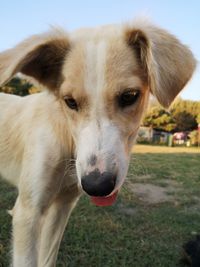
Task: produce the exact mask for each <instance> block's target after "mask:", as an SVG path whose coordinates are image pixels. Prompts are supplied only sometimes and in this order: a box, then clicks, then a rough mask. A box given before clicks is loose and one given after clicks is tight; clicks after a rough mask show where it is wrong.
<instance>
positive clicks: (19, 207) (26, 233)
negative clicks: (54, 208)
mask: <svg viewBox="0 0 200 267" xmlns="http://www.w3.org/2000/svg"><path fill="white" fill-rule="evenodd" d="M40 221H41V213H40V211H39V210H38V209H36V208H31V207H30V206H29V205H28V203H26V204H25V203H23V201H22V200H21V199H20V196H19V197H18V199H17V201H16V204H15V207H14V211H13V267H36V266H37V259H38V257H37V245H38V237H39V232H40Z"/></svg>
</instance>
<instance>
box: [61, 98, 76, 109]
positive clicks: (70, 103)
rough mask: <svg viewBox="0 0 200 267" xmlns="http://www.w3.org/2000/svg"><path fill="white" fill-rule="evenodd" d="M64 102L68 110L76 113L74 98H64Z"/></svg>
mask: <svg viewBox="0 0 200 267" xmlns="http://www.w3.org/2000/svg"><path fill="white" fill-rule="evenodd" d="M64 100H65V103H66V104H67V106H68V107H69V108H70V109H75V110H76V111H78V105H77V103H76V100H75V99H74V98H72V97H65V98H64Z"/></svg>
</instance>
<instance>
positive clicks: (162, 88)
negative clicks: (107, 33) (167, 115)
mask: <svg viewBox="0 0 200 267" xmlns="http://www.w3.org/2000/svg"><path fill="white" fill-rule="evenodd" d="M126 40H127V42H128V45H129V46H131V47H132V48H134V49H135V50H136V53H137V54H138V53H139V59H140V62H141V64H142V67H143V69H144V71H146V74H147V76H148V83H149V87H150V90H151V92H152V94H153V95H154V96H156V98H157V99H158V101H159V102H160V104H161V105H163V106H164V107H169V105H170V104H171V102H172V101H173V100H174V98H175V97H176V96H177V95H178V93H179V92H180V91H181V90H182V89H183V87H184V86H185V85H186V83H187V82H188V81H189V80H190V78H191V77H192V74H193V72H194V70H195V67H196V60H195V58H194V56H193V54H192V52H191V51H190V50H189V48H188V47H187V46H185V45H183V44H182V43H181V42H180V41H179V40H178V39H177V38H176V37H175V36H173V35H171V34H170V33H168V32H167V31H165V30H163V29H160V28H157V27H155V26H153V25H151V24H149V23H144V22H141V23H139V22H138V26H137V25H136V26H135V27H132V28H129V29H128V30H127V31H126Z"/></svg>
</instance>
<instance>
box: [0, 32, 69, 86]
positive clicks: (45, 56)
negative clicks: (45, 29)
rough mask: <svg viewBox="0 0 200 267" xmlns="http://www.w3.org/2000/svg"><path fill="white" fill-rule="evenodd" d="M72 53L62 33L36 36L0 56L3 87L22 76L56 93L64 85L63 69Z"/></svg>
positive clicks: (0, 74)
mask: <svg viewBox="0 0 200 267" xmlns="http://www.w3.org/2000/svg"><path fill="white" fill-rule="evenodd" d="M69 49H70V44H69V41H68V38H67V37H66V36H65V34H64V33H63V32H61V31H59V30H54V31H52V32H50V33H47V34H41V35H35V36H32V37H30V38H29V39H27V40H25V41H24V42H22V43H20V44H19V45H17V46H16V47H14V48H13V49H10V50H7V51H5V52H3V53H0V85H1V84H4V83H6V82H7V81H9V80H10V79H11V78H12V77H13V76H14V75H15V74H16V73H18V72H20V73H22V74H25V75H27V76H30V77H32V78H34V79H35V80H37V81H38V82H39V83H40V84H42V85H44V86H45V87H47V88H49V89H51V90H55V89H57V88H58V87H59V85H60V83H61V81H62V73H61V72H62V66H63V62H64V60H65V57H66V55H67V53H68V51H69Z"/></svg>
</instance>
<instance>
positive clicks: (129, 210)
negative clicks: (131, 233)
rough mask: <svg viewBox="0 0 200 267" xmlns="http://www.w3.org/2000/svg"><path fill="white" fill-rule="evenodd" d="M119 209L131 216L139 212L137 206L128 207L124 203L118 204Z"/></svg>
mask: <svg viewBox="0 0 200 267" xmlns="http://www.w3.org/2000/svg"><path fill="white" fill-rule="evenodd" d="M118 211H119V212H120V213H122V214H125V215H129V216H132V215H135V214H136V213H137V209H136V208H131V207H126V206H124V205H123V204H120V205H118Z"/></svg>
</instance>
